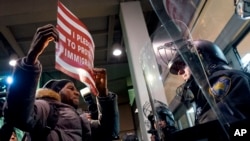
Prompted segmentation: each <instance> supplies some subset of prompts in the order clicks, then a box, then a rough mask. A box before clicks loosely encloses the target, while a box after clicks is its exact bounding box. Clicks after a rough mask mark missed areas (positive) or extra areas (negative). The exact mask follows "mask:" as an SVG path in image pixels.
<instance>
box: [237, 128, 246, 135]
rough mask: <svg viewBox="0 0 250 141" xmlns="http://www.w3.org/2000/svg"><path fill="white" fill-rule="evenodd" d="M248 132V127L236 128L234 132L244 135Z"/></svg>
mask: <svg viewBox="0 0 250 141" xmlns="http://www.w3.org/2000/svg"><path fill="white" fill-rule="evenodd" d="M246 133H247V130H246V129H236V130H235V132H234V136H243V135H244V134H246Z"/></svg>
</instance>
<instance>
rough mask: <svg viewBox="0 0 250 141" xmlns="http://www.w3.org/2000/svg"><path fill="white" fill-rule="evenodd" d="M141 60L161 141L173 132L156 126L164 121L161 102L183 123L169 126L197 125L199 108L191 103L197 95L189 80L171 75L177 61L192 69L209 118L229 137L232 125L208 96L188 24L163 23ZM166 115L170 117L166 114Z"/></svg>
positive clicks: (205, 79) (144, 50)
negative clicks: (218, 124) (160, 112)
mask: <svg viewBox="0 0 250 141" xmlns="http://www.w3.org/2000/svg"><path fill="white" fill-rule="evenodd" d="M140 59H141V64H142V69H143V73H144V77H145V81H146V84H147V89H148V94H149V99H150V100H149V104H150V106H151V113H150V112H149V113H150V114H148V115H152V114H153V116H151V118H153V120H152V121H154V123H155V124H154V127H155V131H157V138H158V139H159V140H162V139H163V140H164V139H165V138H167V137H168V135H169V133H170V132H169V133H164V132H166V131H165V130H164V128H162V127H161V126H160V125H159V124H157V123H160V122H161V121H162V117H161V116H162V115H159V103H165V107H166V109H167V111H169V113H171V114H172V115H173V118H172V119H174V120H175V121H178V123H179V121H181V124H180V125H177V124H176V123H177V122H175V124H171V123H167V124H171V126H174V127H176V128H178V130H182V129H185V128H188V127H191V126H194V125H195V123H194V122H195V118H196V117H195V116H196V114H197V113H198V112H199V111H198V110H199V109H197V108H196V107H195V104H194V103H192V101H193V100H194V99H195V98H196V96H197V95H198V94H197V93H194V91H191V90H189V89H188V87H189V86H190V84H189V81H184V80H183V79H182V78H181V77H180V76H178V75H173V74H172V73H173V72H172V73H170V69H169V68H170V66H171V65H172V63H173V62H178V59H179V60H181V61H180V62H178V63H177V65H178V67H183V68H184V67H185V66H188V67H189V69H190V73H191V78H192V80H193V82H192V83H195V84H196V85H195V86H197V90H198V91H197V92H199V94H200V95H203V96H204V98H205V101H203V103H204V107H205V106H206V107H207V106H208V105H209V106H210V108H209V110H210V111H211V113H209V116H211V115H213V116H211V117H212V118H213V120H217V121H219V123H220V125H221V128H222V129H223V131H224V132H223V133H224V134H225V136H226V138H229V135H228V134H229V133H228V126H229V122H228V121H227V120H226V119H225V118H224V116H223V114H222V112H221V110H220V109H219V108H218V106H217V105H216V100H215V98H214V97H213V96H212V95H211V94H209V90H211V85H210V83H209V80H208V76H207V73H206V70H205V69H204V64H203V63H204V61H203V60H202V59H203V58H202V57H201V56H200V55H199V54H198V51H197V49H196V47H195V46H194V44H193V40H192V36H191V34H190V31H189V29H188V27H187V26H186V24H185V23H183V22H182V21H179V20H170V21H168V22H166V23H164V24H162V26H161V27H160V28H159V29H157V30H156V31H155V33H154V34H152V36H151V43H147V44H146V45H145V46H144V48H143V49H142V52H141V56H140ZM175 73H176V74H177V73H178V72H175ZM191 78H190V79H191ZM190 79H189V80H190ZM192 109H193V110H195V112H193V113H192V114H190V111H189V110H192ZM204 109H205V108H204ZM166 113H167V112H166ZM166 116H169V115H167V114H166ZM184 117H185V118H186V119H187V120H186V121H185V120H184V121H183V119H184ZM149 119H150V118H149ZM165 120H166V119H165ZM168 120H169V119H168ZM170 121H171V120H170ZM208 121H209V120H208ZM206 122H207V121H206ZM185 124H186V125H185ZM173 131H174V130H173Z"/></svg>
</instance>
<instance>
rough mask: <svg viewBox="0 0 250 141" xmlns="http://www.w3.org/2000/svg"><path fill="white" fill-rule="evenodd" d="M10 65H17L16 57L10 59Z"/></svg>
mask: <svg viewBox="0 0 250 141" xmlns="http://www.w3.org/2000/svg"><path fill="white" fill-rule="evenodd" d="M9 65H10V66H13V67H14V66H15V65H16V60H15V59H12V60H10V61H9Z"/></svg>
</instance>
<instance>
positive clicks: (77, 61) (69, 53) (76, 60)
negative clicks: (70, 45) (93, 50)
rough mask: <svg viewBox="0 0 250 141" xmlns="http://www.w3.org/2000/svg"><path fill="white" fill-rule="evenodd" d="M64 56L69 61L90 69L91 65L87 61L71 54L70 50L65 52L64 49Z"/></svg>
mask: <svg viewBox="0 0 250 141" xmlns="http://www.w3.org/2000/svg"><path fill="white" fill-rule="evenodd" d="M64 56H66V57H67V58H69V59H70V60H72V61H74V62H76V63H78V64H81V65H86V66H88V67H91V66H92V65H91V63H90V61H89V60H88V59H86V58H84V57H82V56H79V55H76V54H74V53H73V52H71V51H70V50H67V49H65V50H64Z"/></svg>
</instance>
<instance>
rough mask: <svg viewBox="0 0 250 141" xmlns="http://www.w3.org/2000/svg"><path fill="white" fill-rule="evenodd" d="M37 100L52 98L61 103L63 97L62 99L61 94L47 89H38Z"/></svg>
mask: <svg viewBox="0 0 250 141" xmlns="http://www.w3.org/2000/svg"><path fill="white" fill-rule="evenodd" d="M36 98H37V99H41V98H51V99H54V100H56V101H61V97H60V95H59V93H57V92H55V91H53V90H51V89H47V88H41V89H38V90H37V91H36Z"/></svg>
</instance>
